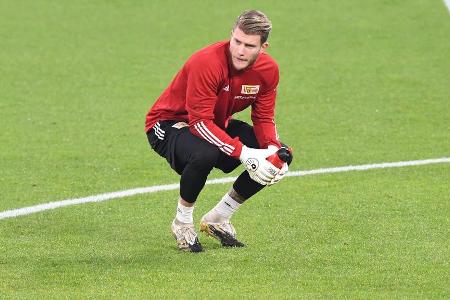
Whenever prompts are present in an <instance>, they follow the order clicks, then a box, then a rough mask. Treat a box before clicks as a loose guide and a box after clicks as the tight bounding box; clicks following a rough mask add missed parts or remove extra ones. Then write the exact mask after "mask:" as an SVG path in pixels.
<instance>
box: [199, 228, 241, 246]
mask: <svg viewBox="0 0 450 300" xmlns="http://www.w3.org/2000/svg"><path fill="white" fill-rule="evenodd" d="M207 226H208V233H209V234H210V235H212V236H213V237H215V238H216V239H218V240H219V241H220V243H221V244H222V246H223V247H245V244H244V243H241V242H239V241H238V240H237V239H235V238H234V237H232V236H231V235H229V234H228V233H226V232H222V231H219V230H216V229H215V228H214V227H213V226H209V225H207Z"/></svg>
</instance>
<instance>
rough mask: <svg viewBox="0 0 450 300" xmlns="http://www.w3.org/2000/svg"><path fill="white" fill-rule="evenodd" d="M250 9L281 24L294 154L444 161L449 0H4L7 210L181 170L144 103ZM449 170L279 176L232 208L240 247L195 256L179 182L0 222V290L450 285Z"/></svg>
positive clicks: (276, 292)
mask: <svg viewBox="0 0 450 300" xmlns="http://www.w3.org/2000/svg"><path fill="white" fill-rule="evenodd" d="M251 7H255V8H259V9H261V10H263V11H264V12H266V13H267V14H268V15H269V17H270V18H271V20H272V22H273V25H274V29H273V33H272V35H271V37H270V40H269V41H270V43H271V46H270V48H269V52H270V54H271V55H272V56H273V57H275V58H276V60H277V61H278V63H279V65H280V72H281V82H280V87H279V97H278V106H277V124H278V126H277V127H278V130H279V133H280V135H281V137H282V139H283V140H284V141H285V142H287V143H288V144H290V145H291V146H293V148H294V149H295V157H296V159H295V161H294V163H293V165H292V167H291V169H292V170H299V169H303V170H305V169H315V168H319V167H332V166H341V165H349V164H354V165H356V164H366V163H377V162H388V161H400V160H415V159H425V158H437V157H449V154H450V147H449V142H448V141H449V140H450V123H449V120H450V105H449V103H450V102H449V95H450V86H449V84H448V83H449V82H450V73H449V72H448V70H449V69H450V61H449V60H448V49H450V40H449V39H448V36H450V26H449V14H448V11H447V10H446V7H445V5H444V4H443V3H442V2H441V1H424V0H412V1H406V2H405V1H395V0H391V1H386V0H369V1H364V2H361V1H356V0H345V1H335V2H332V1H285V2H280V1H263V2H262V3H261V1H250V2H246V3H241V2H235V3H233V4H232V5H230V3H229V2H217V1H188V2H186V3H182V2H179V1H150V2H149V1H133V2H123V1H76V2H73V3H69V2H67V1H64V2H55V1H43V0H39V1H17V2H14V1H8V0H0V41H1V42H0V66H1V67H0V76H1V80H0V99H1V100H0V111H1V117H0V125H1V133H0V212H1V211H4V210H8V209H13V208H20V207H24V206H29V205H35V204H40V203H45V202H49V201H57V200H62V199H67V198H75V197H83V196H88V195H93V194H99V193H104V192H110V191H117V190H123V189H130V188H135V187H142V186H150V185H156V184H167V183H174V182H177V180H178V177H177V176H176V174H175V173H174V172H173V171H170V170H169V168H168V167H167V164H166V163H165V161H164V160H162V159H161V158H159V157H158V156H157V155H156V154H155V153H153V152H152V151H150V150H149V147H148V145H147V141H146V137H145V134H144V132H143V127H144V117H145V114H146V112H147V110H148V108H149V107H150V106H151V105H152V103H153V101H154V100H155V99H156V97H157V96H158V95H159V94H160V93H161V91H162V89H164V88H165V86H166V85H167V84H168V83H169V82H170V80H171V78H172V77H173V76H174V74H175V72H176V71H177V70H178V69H179V68H180V66H181V65H182V64H183V62H184V61H185V59H186V58H187V57H188V56H189V55H190V54H191V53H192V52H193V51H195V50H196V49H199V48H201V47H203V46H204V45H207V44H209V43H212V42H214V41H217V40H220V39H226V38H227V37H228V34H229V30H230V27H231V25H232V23H233V20H234V18H235V17H236V16H237V15H238V14H239V13H240V12H241V11H242V10H243V9H245V8H251ZM239 117H240V118H242V119H245V120H248V117H249V116H248V113H247V112H244V113H240V114H239ZM449 171H450V168H449V165H448V164H444V165H433V166H420V167H408V168H401V169H386V170H372V171H366V172H352V173H346V174H344V173H337V174H328V175H315V176H307V177H295V178H293V177H291V178H287V179H285V180H283V182H281V183H280V184H279V185H277V186H275V187H273V188H270V189H267V191H264V192H262V193H260V194H259V195H256V196H255V197H254V199H252V200H250V202H249V203H248V204H246V205H244V206H243V207H242V208H241V210H240V211H239V212H238V213H237V214H236V216H235V218H234V223H235V225H236V227H237V230H238V234H239V236H240V237H241V238H242V239H243V240H244V241H245V242H246V243H247V244H248V247H246V248H244V249H221V248H220V247H219V246H218V244H217V243H216V242H215V241H213V240H210V239H206V238H203V239H202V242H203V243H204V245H205V248H206V250H207V251H206V252H205V253H202V254H200V255H191V254H186V253H180V252H178V251H177V249H176V247H175V243H174V241H173V239H172V237H171V236H170V234H169V230H168V224H169V223H170V221H171V219H172V218H173V214H174V208H175V204H176V199H177V192H176V191H173V192H162V193H155V194H148V195H141V196H134V197H129V198H124V199H121V200H113V201H109V202H103V203H98V204H86V205H79V206H72V207H66V208H61V209H57V210H54V211H46V212H42V213H38V214H34V215H30V216H25V217H18V218H12V219H3V220H0V298H16V297H17V298H36V297H38V298H110V297H111V296H113V297H117V298H128V297H134V298H144V297H145V298H147V297H151V298H195V297H201V298H212V297H220V298H222V297H224V298H238V297H248V298H260V297H262V298H330V297H331V298H381V297H389V298H449V297H450V290H449V288H448V286H449V285H448V282H449V278H450V272H449V269H450V268H449V261H450V254H449V253H450V246H449V240H450V232H449V228H450V224H449V222H450V219H449V217H448V216H449V215H450V206H449V205H450V199H449V192H448V182H449V179H450V178H449V177H450V172H449ZM236 174H237V172H235V173H233V175H236ZM223 176H224V175H223V174H221V173H220V172H213V174H212V176H211V177H216V178H217V177H223ZM228 188H229V185H217V186H208V187H207V188H206V189H205V190H204V192H202V194H201V197H200V199H199V202H198V205H197V209H196V211H195V217H196V220H198V219H199V217H200V216H201V214H202V213H204V212H206V211H207V210H209V208H210V207H211V206H213V205H214V204H215V202H216V201H217V200H218V199H219V198H220V197H221V196H222V195H223V194H224V193H225V191H226V190H227V189H228Z"/></svg>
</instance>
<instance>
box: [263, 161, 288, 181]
mask: <svg viewBox="0 0 450 300" xmlns="http://www.w3.org/2000/svg"><path fill="white" fill-rule="evenodd" d="M288 170H289V167H288V164H287V163H284V164H283V167H282V168H281V169H280V172H278V174H277V175H275V177H274V178H273V179H272V180H271V181H270V182H269V184H268V185H273V184H275V183H278V181H280V180H281V179H283V177H284V176H285V175H286V173H287V172H288Z"/></svg>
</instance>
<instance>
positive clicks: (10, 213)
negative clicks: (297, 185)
mask: <svg viewBox="0 0 450 300" xmlns="http://www.w3.org/2000/svg"><path fill="white" fill-rule="evenodd" d="M449 162H450V158H447V157H443V158H434V159H425V160H413V161H400V162H389V163H378V164H365V165H357V166H344V167H333V168H320V169H315V170H307V171H294V172H289V173H288V174H287V176H291V177H292V176H307V175H314V174H327V173H339V172H349V171H364V170H371V169H385V168H399V167H407V166H419V165H429V164H439V163H449ZM235 179H236V177H225V178H218V179H211V180H207V181H206V184H208V185H209V184H219V183H228V182H232V181H234V180H235ZM178 188H179V184H178V183H174V184H166V185H155V186H150V187H144V188H135V189H130V190H124V191H117V192H111V193H105V194H99V195H93V196H88V197H83V198H76V199H67V200H61V201H55V202H49V203H45V204H39V205H34V206H28V207H23V208H18V209H12V210H6V211H3V212H0V219H6V218H13V217H18V216H23V215H29V214H33V213H37V212H41V211H45V210H50V209H56V208H59V207H64V206H70V205H77V204H83V203H91V202H102V201H107V200H111V199H117V198H124V197H128V196H134V195H139V194H148V193H156V192H161V191H170V190H176V189H178Z"/></svg>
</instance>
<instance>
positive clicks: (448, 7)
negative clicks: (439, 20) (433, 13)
mask: <svg viewBox="0 0 450 300" xmlns="http://www.w3.org/2000/svg"><path fill="white" fill-rule="evenodd" d="M444 3H445V5H447V9H448V11H449V12H450V0H444Z"/></svg>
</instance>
